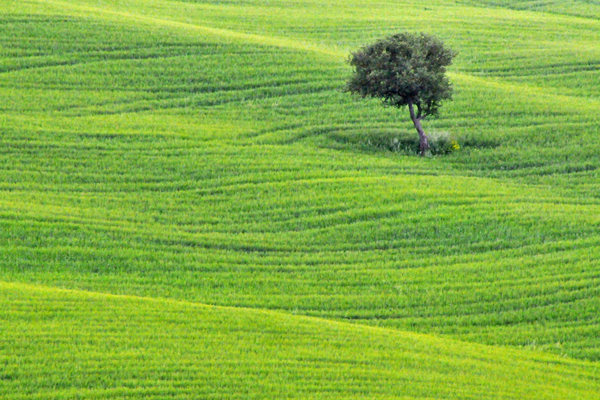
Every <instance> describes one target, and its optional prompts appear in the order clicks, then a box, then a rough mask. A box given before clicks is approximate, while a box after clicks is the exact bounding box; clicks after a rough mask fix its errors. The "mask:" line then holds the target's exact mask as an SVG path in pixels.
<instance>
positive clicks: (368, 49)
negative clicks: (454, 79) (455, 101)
mask: <svg viewBox="0 0 600 400" xmlns="http://www.w3.org/2000/svg"><path fill="white" fill-rule="evenodd" d="M454 56H456V53H455V52H454V51H452V50H450V49H448V48H446V47H444V43H443V42H442V41H441V40H439V39H437V38H435V37H433V36H430V35H426V34H424V33H421V34H411V33H399V34H396V35H393V36H390V37H387V38H385V39H381V40H379V41H377V42H375V43H373V44H371V45H369V46H365V47H363V48H361V49H360V50H358V51H356V52H354V53H352V54H351V55H350V58H349V60H348V62H349V63H350V65H352V66H353V67H354V69H355V71H354V74H353V76H352V77H351V78H350V80H349V81H348V83H347V86H346V91H348V92H351V93H355V94H358V95H360V96H362V97H374V98H379V99H381V100H382V101H383V104H384V105H386V106H394V107H398V108H402V107H404V106H408V110H409V111H410V118H411V119H412V121H413V123H414V124H415V128H416V129H417V132H419V143H420V146H419V147H420V150H421V156H423V155H425V151H426V150H427V149H429V142H428V138H427V135H425V131H424V130H423V126H422V125H421V121H423V120H424V119H425V118H427V117H428V116H435V115H436V114H437V113H438V109H439V107H440V105H441V103H442V101H443V100H446V99H448V100H451V99H452V87H451V86H450V82H449V81H448V78H447V77H446V75H445V73H446V66H448V65H450V64H452V58H454ZM415 108H416V111H415Z"/></svg>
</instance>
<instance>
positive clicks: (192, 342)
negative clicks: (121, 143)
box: [0, 284, 600, 400]
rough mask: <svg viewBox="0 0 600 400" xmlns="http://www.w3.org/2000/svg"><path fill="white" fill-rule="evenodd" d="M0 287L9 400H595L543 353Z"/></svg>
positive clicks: (582, 367)
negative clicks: (78, 399)
mask: <svg viewBox="0 0 600 400" xmlns="http://www.w3.org/2000/svg"><path fill="white" fill-rule="evenodd" d="M0 288H1V291H0V296H1V297H0V304H1V307H0V320H2V322H3V323H6V324H10V326H11V329H3V330H0V343H2V347H0V348H1V349H2V353H0V354H2V355H1V356H0V357H1V358H0V363H1V365H2V366H3V370H2V372H1V377H2V379H1V380H0V396H2V398H3V399H7V400H8V399H11V400H12V399H40V398H43V399H71V398H74V397H77V398H103V399H107V398H110V399H117V398H118V399H137V398H144V399H164V398H173V399H175V398H177V399H179V398H181V399H187V398H203V399H209V398H210V399H273V398H288V399H292V398H302V399H338V398H339V399H364V398H398V399H415V398H463V399H468V398H473V399H475V398H476V399H517V398H519V399H564V398H569V399H594V398H596V396H597V393H598V391H600V383H599V382H598V381H597V380H596V378H597V372H598V371H597V366H595V365H592V364H590V363H584V362H577V361H572V360H567V359H563V358H559V357H557V356H549V355H545V354H542V353H534V352H524V351H512V350H505V349H495V348H493V347H487V346H481V345H473V344H467V343H459V342H453V341H450V340H443V339H436V338H433V337H430V336H426V335H417V334H411V333H402V332H397V331H394V330H385V329H378V328H369V327H363V326H357V325H352V324H347V323H337V322H330V321H326V320H320V319H311V318H306V317H298V316H290V315H286V314H280V313H274V312H266V311H255V310H247V309H246V310H244V309H231V308H219V307H210V306H204V305H199V304H194V303H184V302H175V301H170V300H153V299H148V298H135V297H123V296H112V295H103V294H90V293H85V292H74V291H64V290H56V289H48V288H44V287H34V286H27V285H21V284H1V286H0ZM32 316H35V318H32ZM10 344H12V345H10ZM6 351H8V352H10V357H7V355H8V354H7V353H6Z"/></svg>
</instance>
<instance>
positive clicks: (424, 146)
mask: <svg viewBox="0 0 600 400" xmlns="http://www.w3.org/2000/svg"><path fill="white" fill-rule="evenodd" d="M408 110H409V111H410V119H412V121H413V124H415V128H416V129H417V132H419V148H420V149H421V157H423V156H424V155H425V152H426V151H427V150H429V140H428V139H429V138H428V137H427V135H426V134H425V131H424V130H423V126H422V125H421V119H420V118H418V117H417V116H416V114H415V109H414V107H413V104H412V103H411V102H409V103H408Z"/></svg>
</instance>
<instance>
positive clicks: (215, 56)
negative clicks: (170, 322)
mask: <svg viewBox="0 0 600 400" xmlns="http://www.w3.org/2000/svg"><path fill="white" fill-rule="evenodd" d="M511 4H512V3H511ZM578 4H579V3H578ZM581 4H582V3H581ZM581 4H579V5H581ZM513 6H514V5H510V7H509V8H514V7H513ZM547 7H551V6H550V5H548V6H547ZM547 7H546V8H547ZM561 10H562V8H561V7H558V6H557V8H556V13H539V12H535V11H531V10H529V11H519V10H511V9H502V8H493V9H490V8H487V7H484V6H478V7H472V6H466V5H459V4H455V3H453V2H449V1H436V2H433V3H432V2H427V4H425V3H410V4H409V3H405V2H381V3H372V2H361V1H351V2H347V1H344V2H342V1H337V2H335V1H331V2H325V3H324V2H322V1H313V2H310V1H303V2H295V1H294V2H287V1H277V2H270V3H269V4H268V5H267V4H265V2H262V1H255V2H235V1H234V2H219V1H214V2H209V1H196V2H193V1H190V2H181V1H165V0H150V1H141V0H128V1H109V0H106V1H91V0H90V1H55V0H33V1H30V2H21V1H12V0H2V1H0V37H1V39H2V47H1V48H0V96H2V98H3V102H2V103H1V104H0V134H1V135H0V176H1V179H0V190H1V191H0V227H1V229H0V259H1V262H0V279H1V280H4V281H13V282H29V283H36V284H42V285H52V286H58V287H64V288H71V289H84V290H88V291H97V292H105V293H113V294H127V295H134V296H149V297H155V298H171V299H177V300H183V301H189V302H201V303H207V304H214V305H227V306H236V307H252V308H262V309H272V310H278V311H281V312H285V313H290V314H304V315H311V316H317V317H322V318H329V319H335V320H345V321H350V322H353V323H355V324H357V325H358V324H368V325H377V326H384V327H386V328H392V329H397V330H398V331H399V332H401V331H418V332H422V333H429V334H438V335H447V336H451V337H453V338H455V339H460V340H464V341H473V342H479V343H485V344H491V345H501V346H514V347H518V348H521V349H523V348H525V349H536V350H543V351H548V352H552V353H555V354H558V355H561V356H564V357H577V358H581V359H586V360H592V361H595V362H597V361H598V360H600V352H599V350H598V349H599V346H600V339H599V338H600V328H599V326H600V320H599V319H600V317H599V316H600V301H599V300H598V299H599V295H600V293H599V289H598V288H599V287H600V285H599V283H600V282H599V279H600V275H599V274H598V271H599V267H598V265H600V264H599V261H600V257H599V256H598V254H600V237H599V235H598V232H599V229H600V217H599V216H600V197H599V196H598V193H599V190H600V180H599V176H598V168H599V167H600V160H599V154H600V139H599V138H600V136H599V133H600V129H599V127H600V121H599V120H598V118H599V117H598V109H600V97H599V96H598V93H599V92H598V84H597V83H598V82H597V79H596V78H597V77H598V76H597V72H598V68H597V67H598V60H600V50H599V48H598V46H597V43H598V42H599V39H600V21H598V19H595V18H587V19H582V18H579V17H574V16H572V15H564V14H565V13H563V12H562V11H561ZM401 29H410V30H413V31H419V30H428V31H431V33H434V34H436V35H439V36H440V37H441V38H442V39H444V40H445V41H446V42H447V43H448V44H449V45H450V46H451V47H452V48H454V49H456V50H458V51H459V56H458V58H457V59H456V65H454V66H453V67H452V68H451V71H450V77H451V80H452V82H453V83H454V86H455V90H456V93H455V100H454V101H453V102H452V103H448V104H445V105H444V107H443V108H442V113H441V117H440V118H439V119H437V120H431V121H427V122H426V125H425V128H426V130H428V131H430V132H444V133H447V134H449V135H451V136H452V137H453V138H456V139H457V140H458V143H459V145H460V150H459V151H457V152H454V153H452V154H451V155H448V156H444V157H432V158H425V159H421V158H419V157H417V156H416V155H415V154H412V153H410V152H409V151H404V150H402V151H398V152H393V151H389V148H388V147H386V146H385V143H387V142H390V141H393V140H398V141H400V140H401V141H403V143H404V142H407V143H408V142H410V140H412V139H411V138H415V137H416V132H414V131H413V130H414V129H413V128H412V126H411V123H410V121H409V119H408V117H407V115H406V112H405V111H404V112H403V111H397V110H393V109H385V108H382V107H381V106H380V105H379V104H378V103H377V102H364V101H362V100H357V99H353V98H352V97H350V96H349V95H347V94H345V93H343V92H342V90H341V88H342V87H343V84H344V81H345V79H346V77H347V76H348V74H349V68H348V66H347V65H346V63H345V58H346V57H347V55H348V52H349V51H350V50H351V49H354V48H356V47H357V46H359V45H362V44H365V43H368V42H369V41H371V40H373V39H374V38H378V37H381V36H383V35H386V34H388V33H391V32H396V31H398V30H401ZM7 290H8V289H7ZM52 293H54V292H52ZM56 293H59V292H56ZM61 293H62V292H61ZM27 296H33V294H30V295H29V294H28V295H27ZM60 296H61V295H59V294H56V296H55V295H54V294H53V295H52V296H50V297H49V298H48V299H47V300H44V304H47V306H48V307H50V308H52V307H55V306H54V305H53V304H54V302H55V301H57V300H56V298H58V297H60ZM74 296H75V295H74ZM77 296H80V295H79V294H78V295H77ZM77 296H75V297H74V300H73V304H78V300H77V299H76V298H79V297H77ZM81 296H83V295H81ZM31 299H33V297H30V300H31ZM30 300H26V299H25V298H24V299H23V300H22V301H23V304H27V302H28V301H30ZM31 301H34V300H31ZM128 301H129V300H128ZM132 301H133V300H132ZM136 301H137V300H136ZM139 301H141V300H139ZM146 301H150V300H144V301H141V302H142V303H143V302H146ZM144 304H146V303H144ZM152 304H155V303H152ZM161 304H162V303H161ZM169 304H171V303H169ZM88 305H89V303H86V302H85V301H84V302H83V303H82V304H80V305H77V306H76V307H80V308H79V309H78V310H79V311H76V312H73V313H72V314H69V315H67V316H66V317H65V318H67V319H69V320H78V318H81V315H82V314H84V313H85V309H86V307H87V306H88ZM119 307H121V306H119ZM127 307H128V306H126V305H123V306H122V308H123V309H126V308H127ZM144 307H146V306H144ZM148 307H150V306H148ZM161 307H162V306H161ZM165 307H166V306H165ZM185 307H188V306H185ZM189 307H192V306H189ZM186 310H188V309H187V308H186ZM188 311H189V310H188ZM188 311H181V312H182V315H184V314H185V313H187V312H188ZM52 312H54V311H52ZM164 312H165V313H167V314H168V313H169V311H168V310H166V309H165V311H164ZM277 315H279V314H277ZM160 318H162V317H160ZM160 318H159V319H160ZM285 318H287V317H285ZM289 318H290V324H292V323H296V322H294V321H300V320H295V319H293V318H292V317H289ZM302 321H304V320H302ZM23 326H24V328H23V329H25V325H23ZM335 326H338V325H335ZM340 326H342V325H340ZM343 326H344V327H346V328H343V329H358V330H360V329H365V328H362V327H356V328H347V325H343ZM157 329H159V328H157ZM340 329H341V328H340ZM57 332H58V331H57ZM361 332H362V331H361ZM386 332H387V331H386ZM56 334H57V335H58V336H57V337H62V338H65V337H67V336H64V335H67V334H66V333H56ZM330 334H331V332H329V331H328V332H326V333H323V336H322V337H320V339H319V340H321V339H322V338H323V337H326V336H328V335H330ZM60 335H63V336H60ZM386 335H387V333H386ZM398 335H403V333H398ZM223 336H227V335H225V334H223ZM248 338H251V334H249V336H248ZM61 340H63V339H61ZM227 340H231V337H228V338H227ZM248 340H251V339H248ZM272 340H273V341H274V343H278V342H280V341H281V340H283V339H282V338H281V337H279V336H277V337H276V338H273V339H272ZM335 340H337V339H335ZM352 340H355V338H354V337H352ZM183 342H185V340H183V341H182V343H183ZM157 343H158V342H157ZM361 343H362V342H361ZM156 345H158V344H156ZM296 345H297V349H301V347H302V346H303V344H301V343H297V344H296ZM123 346H125V344H123ZM361 346H362V347H367V348H368V347H369V345H368V344H367V343H366V342H365V344H364V345H362V344H361V345H357V346H356V347H353V348H352V349H348V354H354V357H358V356H357V355H356V354H357V353H354V352H355V351H358V350H357V349H360V348H361ZM469 346H470V345H469ZM502 349H504V347H503V348H502ZM61 351H62V350H61ZM298 351H300V350H298ZM453 351H454V350H453ZM456 351H459V350H458V348H456ZM490 351H491V350H490ZM494 351H495V352H498V353H500V352H501V351H504V350H494ZM511 351H512V350H511ZM165 354H167V353H165ZM494 354H496V353H494ZM510 354H513V353H510ZM514 354H517V353H514ZM519 354H521V355H520V356H519V357H525V356H523V355H522V354H523V353H519ZM167 356H168V357H172V356H173V354H171V353H169V354H168V355H165V357H167ZM39 357H40V359H41V358H43V357H42V353H40V355H39ZM274 357H275V356H274ZM349 357H350V356H349ZM369 357H370V356H369ZM367 358H368V357H367ZM98 362H99V363H101V362H102V361H101V360H100V361H98ZM565 362H567V363H571V361H565ZM585 365H588V366H589V365H595V364H585ZM177 368H178V367H174V369H173V371H176V370H177ZM565 368H566V369H570V368H572V366H571V364H569V367H565ZM586 368H587V367H586ZM332 371H335V370H334V369H332ZM590 371H592V370H590ZM593 371H594V372H590V373H592V374H595V376H597V370H593ZM173 373H175V372H173ZM357 376H359V377H360V379H363V378H364V376H363V375H360V374H359V375H357ZM526 376H528V375H523V377H524V378H523V381H526V380H527V379H528V378H526ZM98 379H105V378H101V377H98ZM139 379H140V380H144V379H150V378H149V376H148V375H144V377H142V378H139ZM194 379H195V378H194ZM223 379H224V378H223ZM294 379H295V378H294ZM294 379H291V381H293V382H295V383H293V385H298V387H301V385H300V384H298V381H297V380H294ZM357 379H358V378H357ZM373 379H374V378H373ZM390 379H391V380H394V379H400V378H398V377H394V378H390ZM536 379H537V378H536ZM566 380H567V379H566V378H565V381H566ZM115 382H116V381H113V384H116V383H115ZM286 382H287V381H286ZM319 382H320V383H315V385H317V386H315V387H321V386H319V385H324V384H325V383H324V382H325V381H319ZM369 382H370V381H369ZM288 384H289V382H288ZM198 385H199V384H198ZM132 386H133V387H135V384H132ZM281 387H285V385H283V386H281ZM38 389H39V390H43V385H42V386H39V388H38ZM38 389H36V390H38ZM65 390H67V389H65ZM161 390H162V389H161ZM253 390H257V391H258V392H260V391H261V390H266V389H265V387H262V386H261V388H260V389H259V388H255V389H253ZM336 390H337V389H336ZM340 390H341V389H340ZM372 390H373V389H365V391H364V392H360V393H359V392H355V393H353V392H350V393H353V394H354V395H355V396H356V397H359V394H361V395H364V397H368V396H367V394H365V393H374V392H373V391H372ZM67 392H68V391H67ZM67 392H60V393H59V392H57V393H59V394H56V397H57V398H60V396H63V397H64V396H67V394H65V393H67ZM258 392H256V393H258ZM157 393H158V392H157ZM160 393H162V394H155V396H160V395H165V393H166V392H160ZM179 393H183V392H179ZM265 393H270V392H268V390H267V391H266V392H265ZM273 393H275V392H273ZM299 393H300V392H299ZM339 393H346V394H348V393H347V392H339ZM357 393H358V394H357ZM390 393H392V394H393V393H397V392H394V391H391V392H382V394H381V396H384V395H388V394H390ZM422 393H425V392H422ZM427 393H428V395H431V396H434V395H435V393H433V394H432V393H431V392H427ZM448 393H450V392H448ZM452 393H453V394H451V395H450V394H449V395H448V396H449V397H451V398H460V396H459V395H458V394H457V393H458V392H452ZM511 393H512V392H511ZM515 393H516V392H515ZM531 393H535V392H533V391H532V392H531ZM556 393H562V392H556ZM113 394H114V396H115V397H118V396H119V394H118V393H116V392H115V393H113ZM305 394H306V393H305ZM180 395H181V394H180ZM23 396H25V397H23ZM26 396H27V394H26V392H22V394H21V398H26ZM123 396H125V395H123ZM181 396H183V395H181ZM340 396H341V395H340ZM415 396H416V395H415ZM453 396H454V397H453ZM471 396H475V398H480V397H477V395H472V394H471ZM549 396H550V395H549ZM267 397H268V396H267ZM373 397H375V396H373ZM463 397H468V396H466V395H465V396H463ZM515 397H516V394H514V393H513V394H508V395H506V398H515ZM15 398H19V397H18V396H16V397H15ZM346 398H347V397H346ZM548 398H552V397H551V396H550V397H548ZM557 398H561V396H558V397H557ZM562 398H577V397H576V396H575V395H573V396H571V395H568V396H563V397H562ZM582 398H585V397H582Z"/></svg>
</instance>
